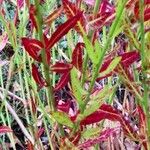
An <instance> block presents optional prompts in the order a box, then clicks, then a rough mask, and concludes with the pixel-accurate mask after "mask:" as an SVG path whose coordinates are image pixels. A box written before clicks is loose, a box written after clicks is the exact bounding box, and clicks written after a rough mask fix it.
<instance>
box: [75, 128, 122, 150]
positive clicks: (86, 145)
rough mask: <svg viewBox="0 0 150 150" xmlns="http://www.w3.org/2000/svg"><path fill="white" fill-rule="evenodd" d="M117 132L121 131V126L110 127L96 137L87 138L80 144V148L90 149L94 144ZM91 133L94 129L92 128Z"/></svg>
mask: <svg viewBox="0 0 150 150" xmlns="http://www.w3.org/2000/svg"><path fill="white" fill-rule="evenodd" d="M94 129H95V128H94ZM97 130H98V129H97ZM87 131H88V130H87ZM93 132H94V131H93ZM117 132H120V128H108V129H106V130H104V131H102V132H101V133H100V135H99V136H98V137H96V138H89V140H86V141H84V142H83V143H81V144H79V145H78V148H79V149H89V148H90V147H92V146H93V145H95V144H98V143H100V142H101V141H105V140H107V139H108V137H110V136H113V135H116V133H117ZM89 134H92V130H91V133H90V132H89Z"/></svg>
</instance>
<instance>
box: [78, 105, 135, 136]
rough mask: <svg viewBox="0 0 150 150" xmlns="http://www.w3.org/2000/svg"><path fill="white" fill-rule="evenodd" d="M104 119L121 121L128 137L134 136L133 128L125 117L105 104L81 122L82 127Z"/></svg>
mask: <svg viewBox="0 0 150 150" xmlns="http://www.w3.org/2000/svg"><path fill="white" fill-rule="evenodd" d="M104 119H108V120H111V121H119V122H120V124H121V125H122V128H123V130H124V132H125V134H127V135H132V134H134V132H133V127H132V126H131V125H130V122H129V121H127V120H126V119H125V118H124V116H123V115H122V114H121V113H120V112H119V111H117V110H116V109H114V108H113V107H112V106H111V105H107V104H103V105H101V107H100V108H99V109H98V110H97V111H95V112H94V113H92V114H91V115H89V116H87V117H86V118H85V119H83V120H82V121H81V123H80V124H81V125H88V124H93V123H96V122H99V121H102V120H104Z"/></svg>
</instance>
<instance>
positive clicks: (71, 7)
mask: <svg viewBox="0 0 150 150" xmlns="http://www.w3.org/2000/svg"><path fill="white" fill-rule="evenodd" d="M62 3H63V7H64V10H65V13H66V15H67V18H68V19H70V18H72V17H73V16H75V15H77V14H78V13H81V10H80V9H78V8H77V7H76V5H75V4H73V3H71V2H69V1H68V0H63V1H62ZM79 24H80V25H79ZM85 25H86V23H85V18H84V17H83V16H82V17H81V18H80V19H79V20H78V24H76V25H75V26H74V29H75V30H76V31H77V32H78V33H80V34H81V35H83V32H86V29H85ZM80 26H81V27H80ZM81 28H82V29H81ZM82 30H83V31H82Z"/></svg>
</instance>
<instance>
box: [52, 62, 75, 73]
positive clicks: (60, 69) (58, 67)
mask: <svg viewBox="0 0 150 150" xmlns="http://www.w3.org/2000/svg"><path fill="white" fill-rule="evenodd" d="M72 67H73V65H72V64H65V63H61V62H57V63H56V64H55V65H53V66H51V71H53V72H57V73H65V72H69V71H70V70H71V69H72Z"/></svg>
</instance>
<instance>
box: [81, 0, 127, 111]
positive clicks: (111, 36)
mask: <svg viewBox="0 0 150 150" xmlns="http://www.w3.org/2000/svg"><path fill="white" fill-rule="evenodd" d="M126 1H127V0H125V1H124V3H123V4H122V5H121V7H120V9H119V11H118V13H117V14H116V18H115V21H114V23H113V24H112V26H111V28H110V32H109V36H108V39H107V42H106V43H105V45H104V48H103V50H102V53H101V57H100V59H99V62H98V64H97V65H96V67H95V71H94V74H93V76H92V81H91V83H90V87H89V89H88V94H87V96H86V98H85V103H84V106H83V109H82V113H83V112H84V110H85V107H86V105H87V103H88V102H89V100H90V94H91V91H92V89H93V86H94V83H95V80H96V78H97V76H98V74H99V69H100V67H101V65H102V62H103V58H104V55H105V53H106V51H107V49H108V48H109V46H110V44H111V41H112V39H113V34H114V33H115V30H116V27H117V25H118V23H119V21H120V18H121V16H122V13H123V10H124V6H125V4H126Z"/></svg>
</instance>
